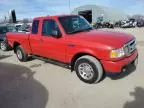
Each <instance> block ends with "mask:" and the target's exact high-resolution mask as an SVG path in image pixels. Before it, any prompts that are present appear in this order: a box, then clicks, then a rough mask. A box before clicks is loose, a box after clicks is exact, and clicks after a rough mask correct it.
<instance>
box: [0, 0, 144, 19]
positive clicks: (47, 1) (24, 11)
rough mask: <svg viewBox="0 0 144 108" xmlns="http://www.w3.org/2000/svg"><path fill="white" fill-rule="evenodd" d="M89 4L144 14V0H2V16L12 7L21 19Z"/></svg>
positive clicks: (52, 13)
mask: <svg viewBox="0 0 144 108" xmlns="http://www.w3.org/2000/svg"><path fill="white" fill-rule="evenodd" d="M69 1H70V8H69ZM88 4H93V5H100V6H104V7H110V8H113V9H117V10H120V11H122V12H124V13H125V14H128V15H133V14H143V15H144V0H0V18H4V16H8V12H9V10H11V9H15V11H16V14H17V17H18V18H19V19H21V18H33V17H36V16H45V15H56V14H68V13H70V12H71V11H72V10H73V9H74V8H76V7H79V6H82V5H88Z"/></svg>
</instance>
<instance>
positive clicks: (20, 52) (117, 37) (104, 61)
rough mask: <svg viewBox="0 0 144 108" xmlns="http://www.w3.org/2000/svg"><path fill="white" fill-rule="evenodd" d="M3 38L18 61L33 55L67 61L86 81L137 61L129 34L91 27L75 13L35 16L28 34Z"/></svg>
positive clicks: (133, 40)
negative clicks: (6, 39) (6, 40)
mask: <svg viewBox="0 0 144 108" xmlns="http://www.w3.org/2000/svg"><path fill="white" fill-rule="evenodd" d="M7 37H8V42H9V44H10V45H11V47H12V48H13V49H14V52H15V53H16V55H17V57H18V59H19V60H20V61H22V62H25V61H27V59H28V56H29V55H35V56H39V57H43V58H49V59H52V60H55V61H58V62H61V63H65V64H69V66H70V67H71V70H72V71H76V74H77V76H78V77H79V78H80V79H81V80H82V81H84V82H86V83H96V82H99V81H100V80H101V79H102V77H103V75H104V74H105V73H109V74H114V75H115V74H116V75H117V74H120V73H122V72H124V71H125V70H126V67H127V66H128V65H129V64H135V65H136V64H137V61H138V52H137V49H136V39H135V38H134V37H133V36H132V35H130V34H125V33H120V32H108V31H102V30H94V29H93V28H92V27H91V25H90V24H89V23H88V22H87V21H86V20H85V19H84V18H83V17H81V16H77V15H63V16H46V17H38V18H35V19H34V20H33V24H32V28H31V33H7Z"/></svg>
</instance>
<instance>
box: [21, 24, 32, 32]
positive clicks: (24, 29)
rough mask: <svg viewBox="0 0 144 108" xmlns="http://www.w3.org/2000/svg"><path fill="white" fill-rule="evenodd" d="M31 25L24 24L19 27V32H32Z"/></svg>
mask: <svg viewBox="0 0 144 108" xmlns="http://www.w3.org/2000/svg"><path fill="white" fill-rule="evenodd" d="M30 28H31V27H30V25H28V24H23V25H22V26H21V27H20V28H19V30H18V32H30Z"/></svg>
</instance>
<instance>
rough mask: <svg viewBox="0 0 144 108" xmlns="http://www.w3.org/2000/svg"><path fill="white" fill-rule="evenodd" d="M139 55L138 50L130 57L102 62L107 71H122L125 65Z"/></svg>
mask: <svg viewBox="0 0 144 108" xmlns="http://www.w3.org/2000/svg"><path fill="white" fill-rule="evenodd" d="M137 56H138V52H137V50H136V51H135V52H134V53H133V54H132V55H131V56H129V57H126V58H124V59H122V60H120V61H115V62H113V61H105V60H101V64H102V65H103V67H104V70H105V71H106V72H111V73H120V72H121V71H122V68H123V67H124V66H127V65H128V64H129V63H131V62H132V61H134V60H135V59H136V57H137Z"/></svg>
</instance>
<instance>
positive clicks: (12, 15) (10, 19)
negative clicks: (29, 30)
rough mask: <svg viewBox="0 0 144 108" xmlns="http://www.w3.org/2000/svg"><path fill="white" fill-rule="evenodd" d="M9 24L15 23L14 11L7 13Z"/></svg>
mask: <svg viewBox="0 0 144 108" xmlns="http://www.w3.org/2000/svg"><path fill="white" fill-rule="evenodd" d="M9 22H10V23H16V22H17V20H16V13H15V10H10V11H9Z"/></svg>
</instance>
